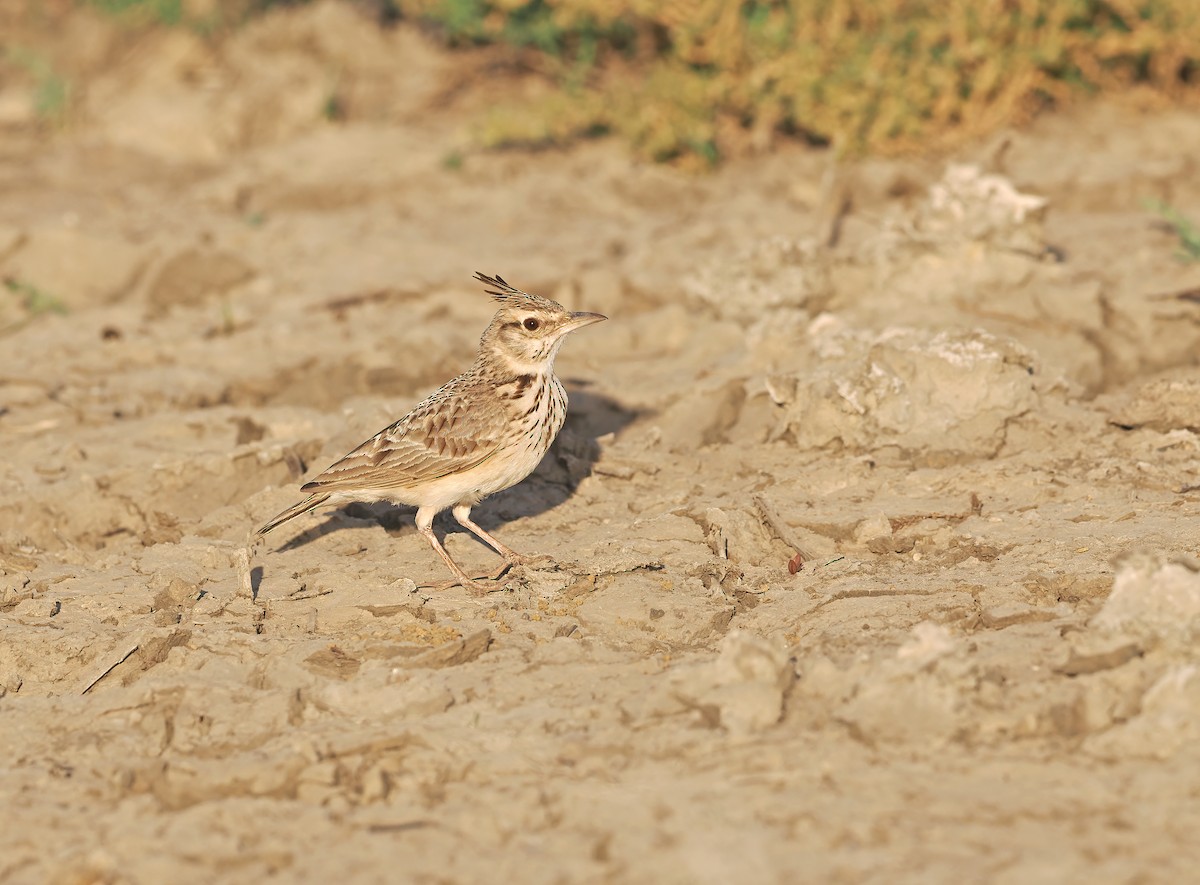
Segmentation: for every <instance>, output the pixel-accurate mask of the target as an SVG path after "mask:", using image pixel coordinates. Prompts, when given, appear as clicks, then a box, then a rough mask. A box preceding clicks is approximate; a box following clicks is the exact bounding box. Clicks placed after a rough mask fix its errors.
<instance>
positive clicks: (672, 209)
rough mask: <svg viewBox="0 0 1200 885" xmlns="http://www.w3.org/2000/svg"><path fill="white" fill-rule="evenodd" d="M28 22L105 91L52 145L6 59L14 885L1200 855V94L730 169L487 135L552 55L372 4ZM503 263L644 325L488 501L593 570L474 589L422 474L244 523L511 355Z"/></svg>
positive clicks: (625, 328) (490, 521) (1120, 860)
mask: <svg viewBox="0 0 1200 885" xmlns="http://www.w3.org/2000/svg"><path fill="white" fill-rule="evenodd" d="M39 34H41V36H40V37H39ZM29 39H30V40H33V41H36V40H39V39H40V40H42V43H41V44H39V45H41V46H42V47H43V49H44V51H45V52H47V53H50V54H51V55H52V56H54V54H55V53H58V55H57V56H54V57H56V58H58V59H59V60H60V61H59V63H60V64H68V62H64V61H62V59H64V58H67V59H70V60H72V61H71V62H70V63H73V64H76V65H77V66H80V68H81V70H82V69H85V68H86V69H87V70H88V71H90V74H89V76H88V78H87V80H86V83H87V87H86V90H84V89H77V90H76V92H75V93H73V97H72V101H73V103H74V104H73V107H72V112H71V115H70V118H69V121H68V122H67V123H65V124H62V125H60V126H58V127H57V128H54V127H51V128H49V129H48V128H47V127H46V126H45V125H44V124H39V123H38V122H37V120H36V119H35V118H34V111H36V108H34V107H33V105H32V104H31V103H30V101H29V100H28V99H27V95H28V91H29V85H28V83H26V82H25V81H23V80H21V79H20V78H19V77H15V76H10V77H9V78H8V79H7V80H3V81H0V87H3V88H0V111H2V113H0V118H2V119H3V122H2V123H0V125H3V127H4V128H3V130H2V132H3V136H2V137H0V192H2V193H3V199H0V273H2V274H3V276H4V277H5V279H6V280H7V281H8V283H7V286H6V288H5V289H3V290H0V297H2V298H3V299H4V301H3V302H0V306H2V309H3V313H0V328H2V331H0V349H2V357H0V445H2V449H3V458H2V460H0V490H2V494H0V748H3V754H4V762H3V765H2V766H0V807H3V809H4V823H3V826H0V880H2V881H5V882H58V883H85V882H106V883H126V882H129V883H150V882H167V881H170V882H177V883H180V882H182V883H186V882H196V883H200V882H213V881H222V882H247V883H249V882H261V881H264V880H278V881H311V882H318V881H330V880H340V881H354V882H382V881H401V880H403V881H418V882H468V881H526V882H579V881H619V882H646V883H649V882H655V883H670V882H714V883H715V882H734V881H742V882H799V881H821V882H830V881H845V882H851V881H853V882H862V881H867V882H894V881H922V882H961V881H964V880H972V881H989V882H1012V883H1017V882H1020V883H1029V882H1081V881H1088V882H1168V881H1181V880H1183V879H1185V878H1187V877H1188V876H1194V874H1195V873H1194V871H1195V868H1196V867H1195V865H1196V863H1197V861H1198V860H1200V849H1197V847H1196V839H1195V833H1196V832H1197V829H1198V828H1200V810H1198V809H1200V803H1198V801H1197V800H1198V798H1200V675H1198V671H1197V668H1196V664H1197V659H1198V656H1197V653H1196V651H1195V650H1194V642H1193V640H1194V639H1195V633H1196V632H1200V631H1197V629H1196V628H1197V625H1200V574H1198V573H1197V571H1196V568H1197V567H1196V565H1195V560H1193V559H1190V558H1189V556H1194V555H1195V554H1197V553H1200V437H1198V435H1197V433H1198V432H1200V359H1198V356H1197V355H1198V354H1200V295H1198V294H1197V293H1198V292H1200V264H1196V263H1190V264H1189V263H1187V262H1186V261H1183V260H1181V259H1180V258H1179V257H1177V255H1176V252H1177V251H1178V249H1179V239H1178V238H1177V237H1176V236H1175V235H1174V234H1173V233H1172V232H1171V231H1170V230H1169V229H1166V228H1165V227H1164V226H1163V225H1161V224H1159V223H1157V221H1156V218H1157V216H1156V215H1155V213H1154V212H1152V211H1150V210H1148V209H1147V202H1146V201H1148V200H1162V201H1165V202H1167V203H1169V204H1170V205H1172V206H1175V207H1177V208H1179V209H1180V210H1181V211H1184V212H1185V213H1186V212H1188V211H1190V212H1191V214H1192V216H1193V217H1197V216H1200V166H1198V163H1197V160H1196V157H1197V154H1196V151H1195V150H1192V149H1190V148H1188V147H1187V146H1194V145H1196V144H1200V114H1197V113H1196V112H1195V111H1186V110H1179V109H1170V108H1160V109H1158V110H1155V111H1152V112H1151V111H1145V110H1138V109H1135V108H1133V107H1132V106H1130V105H1128V104H1120V105H1114V104H1100V105H1091V106H1087V107H1081V108H1077V109H1073V110H1070V111H1066V112H1063V113H1061V114H1059V115H1058V116H1051V117H1046V118H1043V119H1042V120H1040V121H1039V122H1037V123H1036V124H1035V125H1033V126H1032V127H1031V128H1029V129H1028V130H1024V131H1019V132H1013V133H1008V134H1007V135H1005V136H1001V137H998V138H997V139H995V140H993V141H991V142H989V143H988V144H984V145H979V146H976V147H974V148H972V149H970V150H966V151H964V152H963V153H962V154H961V155H959V156H956V157H950V158H925V159H907V160H888V161H884V160H873V161H865V162H861V163H857V164H849V163H847V164H837V163H835V162H834V161H833V160H832V159H831V156H830V154H829V153H828V152H825V151H820V150H816V149H808V148H803V147H799V146H794V145H792V146H788V145H781V146H779V147H778V149H777V150H775V151H774V152H773V153H771V154H769V155H766V156H762V157H759V158H755V159H753V160H746V161H739V162H736V163H733V164H730V165H729V166H727V167H725V168H724V169H723V170H721V171H720V172H719V173H717V174H714V175H711V176H705V177H694V176H688V175H683V174H681V173H678V172H675V171H672V170H671V169H669V168H664V167H654V166H648V165H643V164H638V163H636V162H634V161H632V160H630V159H628V157H627V155H626V153H625V152H624V150H623V149H622V147H621V146H620V145H618V144H615V143H611V142H605V141H600V142H594V143H590V144H585V145H583V146H580V147H576V148H574V149H571V150H567V151H547V152H543V153H501V154H483V153H479V152H476V151H473V150H472V149H471V148H470V139H469V127H470V125H471V121H472V120H474V119H476V117H477V115H478V112H479V110H480V109H481V108H483V107H485V106H486V105H487V104H488V103H489V102H491V101H493V100H494V99H495V97H496V96H497V95H499V94H501V93H503V92H504V91H505V90H512V89H517V88H531V89H532V88H536V85H535V84H523V83H522V82H521V81H519V80H514V79H513V78H512V77H511V75H508V74H504V73H503V72H499V73H496V72H494V71H491V70H490V69H489V68H488V67H487V66H486V64H485V63H484V62H481V61H479V60H478V58H479V57H477V56H475V55H471V54H466V55H461V54H460V55H455V54H450V53H446V52H443V51H441V50H438V49H436V48H434V47H433V45H432V44H430V43H428V42H426V41H425V40H424V38H422V37H421V36H419V35H418V34H417V33H415V32H413V31H412V30H409V29H406V28H404V27H401V28H397V29H394V30H391V31H381V30H379V29H377V28H376V27H375V26H374V25H372V24H369V23H368V22H366V21H365V20H363V19H361V18H359V17H358V16H357V15H356V14H355V13H353V12H352V11H351V10H350V9H348V8H347V7H341V6H332V5H323V4H318V5H315V6H310V7H304V8H297V9H292V10H286V11H283V12H278V13H272V14H270V15H268V16H266V17H265V18H263V19H261V20H260V21H259V22H258V23H256V24H253V25H251V26H249V27H248V28H246V29H244V30H243V31H240V32H239V33H237V34H236V35H234V36H233V37H231V38H230V39H229V40H227V41H225V42H224V43H221V44H219V45H217V46H216V47H213V46H210V45H209V44H205V43H203V42H201V41H200V40H199V39H198V38H195V37H192V36H189V35H187V34H186V33H183V32H175V33H156V34H151V35H137V34H131V33H128V32H126V31H123V30H121V29H119V28H115V27H114V26H112V25H111V24H110V23H106V22H105V21H103V20H102V19H99V18H96V17H92V16H88V15H86V14H84V13H78V14H76V15H75V16H73V17H72V18H71V19H70V24H69V26H65V27H64V28H62V29H60V30H58V31H56V32H55V33H54V35H53V36H47V35H46V34H45V33H44V32H40V31H36V29H34V30H33V31H31V32H30V36H29ZM64 47H66V48H64ZM89 65H90V66H91V67H90V68H88V67H87V66H89ZM331 83H332V84H334V86H331ZM335 87H336V90H337V97H338V101H339V102H340V105H339V113H338V114H336V115H333V116H336V117H339V119H332V120H331V119H327V117H328V116H330V115H329V114H323V113H322V109H323V108H326V109H327V104H328V103H327V99H328V96H329V94H330V89H331V88H335ZM959 163H963V164H974V166H973V167H966V168H961V167H955V166H954V165H953V164H959ZM476 270H482V271H484V272H487V273H499V274H501V275H503V276H505V277H506V278H508V279H509V280H510V281H512V282H513V283H515V284H516V285H518V286H521V287H522V288H526V289H530V290H532V291H535V292H540V293H542V294H546V295H549V296H551V297H555V298H557V299H559V300H561V301H562V302H564V303H565V304H567V305H568V306H569V307H571V308H572V309H586V310H596V311H602V312H604V313H606V314H608V315H609V316H610V317H611V319H610V321H609V322H607V323H604V324H601V325H599V326H596V327H591V328H588V329H586V330H583V331H581V332H580V333H578V334H577V335H574V336H573V337H572V338H571V339H570V340H568V342H567V344H566V346H565V347H564V349H563V351H562V353H561V355H560V358H559V362H558V371H559V374H560V376H561V377H562V378H563V379H564V381H565V383H566V385H567V387H568V389H569V392H570V396H571V414H570V418H569V420H568V424H567V426H566V429H565V430H564V431H563V433H562V436H561V437H560V440H559V442H558V443H557V444H556V446H555V448H554V449H553V450H552V452H551V454H550V455H549V456H548V457H547V458H546V460H545V462H544V463H543V464H542V466H541V467H540V468H539V470H538V471H537V473H536V474H535V475H534V476H533V477H531V478H530V479H529V480H527V481H526V482H524V483H523V484H521V485H520V486H518V487H516V488H514V489H512V490H510V491H508V492H505V493H502V494H499V495H497V496H495V497H494V498H492V499H489V500H488V501H487V502H485V503H484V504H483V505H481V506H480V507H479V508H478V509H477V511H476V512H477V514H478V517H477V518H478V519H479V520H480V522H481V523H482V524H483V525H484V526H485V528H488V529H489V530H494V531H495V532H496V533H497V534H498V535H499V536H500V537H501V538H502V539H503V540H504V541H506V542H507V543H509V544H511V545H512V546H513V547H515V548H517V549H518V550H522V551H527V552H539V553H545V554H548V555H550V556H551V557H553V558H554V560H555V561H556V562H557V563H558V564H559V565H558V567H557V568H550V567H547V568H541V569H526V570H518V571H515V572H512V573H509V574H508V575H507V576H505V578H503V579H502V580H501V581H499V582H497V583H496V585H495V591H494V592H493V593H491V594H489V595H488V596H486V597H485V598H476V597H473V596H471V595H470V594H468V593H466V592H465V591H463V590H461V589H459V588H454V589H449V590H443V591H434V590H430V589H429V588H428V585H429V584H430V583H431V582H434V581H440V580H441V579H443V578H444V577H445V575H444V570H443V568H442V566H441V564H440V562H439V561H438V560H437V559H436V558H435V556H434V554H433V553H432V551H431V550H430V549H429V547H428V546H427V545H426V544H425V542H424V540H423V539H422V538H421V537H420V536H419V535H418V534H417V533H416V531H415V529H414V528H413V526H412V511H411V510H405V509H399V510H395V509H389V508H387V507H384V506H380V505H372V506H369V507H368V506H350V507H347V508H345V509H343V510H337V509H334V510H331V511H326V512H321V513H319V514H317V515H314V516H312V517H310V518H308V519H306V520H298V521H296V522H294V523H291V524H289V525H288V526H286V527H284V528H283V529H281V530H280V531H279V532H277V533H275V534H273V535H272V536H270V538H269V540H268V543H266V544H265V545H257V546H254V547H251V548H247V546H246V542H247V537H248V533H249V532H250V531H251V530H252V529H253V527H255V526H256V525H258V524H259V523H261V522H262V521H263V520H265V519H266V518H268V517H270V516H271V515H273V514H274V513H275V512H277V511H279V510H280V509H282V508H283V507H285V506H287V505H289V504H291V503H293V502H294V501H295V500H297V499H298V494H299V493H298V485H299V484H300V482H301V481H302V480H303V478H304V477H306V476H311V475H313V474H314V473H315V472H317V471H320V470H322V469H323V468H324V467H325V466H327V465H328V464H329V463H330V462H332V461H333V460H334V459H335V458H337V457H338V456H340V455H341V454H343V453H344V452H346V451H348V450H349V449H350V448H351V447H353V446H354V445H356V444H357V443H359V442H360V441H361V440H363V439H365V438H366V437H368V436H370V435H371V434H372V433H374V432H375V431H376V430H378V429H379V428H381V427H383V426H384V425H385V424H387V423H390V422H391V421H392V420H394V419H395V418H396V417H399V416H400V415H402V414H403V413H404V412H405V410H406V409H407V408H409V407H410V406H411V405H413V404H414V403H415V402H417V401H418V400H419V399H420V398H422V397H423V396H425V395H426V394H427V393H428V392H429V391H431V390H432V389H433V388H434V387H436V386H437V385H438V384H440V383H441V382H442V381H444V380H446V379H448V378H449V377H451V376H452V375H454V374H456V373H457V372H458V371H461V370H462V369H463V368H465V367H466V366H467V365H468V364H469V363H470V361H471V360H472V359H473V356H474V352H475V345H476V343H477V340H478V335H479V333H480V331H481V330H482V329H483V327H484V326H485V325H486V323H487V321H488V319H489V317H490V315H491V311H492V306H491V304H490V302H489V301H488V299H487V298H486V296H484V295H483V293H482V292H481V290H480V287H479V286H478V284H475V283H474V282H473V281H472V280H471V274H472V273H473V272H474V271H476ZM437 527H438V531H439V532H445V538H446V544H447V546H448V548H449V549H450V550H451V551H452V553H453V554H454V555H455V556H456V557H458V558H459V560H460V561H461V562H463V563H464V564H465V565H467V566H468V567H469V568H470V569H472V570H475V569H479V570H483V569H486V568H491V567H492V566H493V565H495V563H496V558H495V557H494V556H493V555H492V554H491V553H490V552H489V551H488V550H487V549H486V548H484V547H483V546H482V545H481V544H479V543H477V542H476V541H474V540H473V539H472V538H470V537H469V536H467V535H465V534H464V533H462V532H461V531H459V530H458V527H457V526H456V525H454V524H453V523H452V522H451V521H450V520H446V521H445V522H442V521H439V523H438V524H437ZM798 550H803V552H804V554H805V561H804V563H803V567H802V568H801V569H800V570H799V572H798V573H797V574H794V575H793V574H790V573H789V568H788V562H789V560H790V559H791V558H792V557H793V556H794V555H795V554H796V552H797V551H798Z"/></svg>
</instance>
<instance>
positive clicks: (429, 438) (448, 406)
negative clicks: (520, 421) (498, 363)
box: [301, 379, 503, 492]
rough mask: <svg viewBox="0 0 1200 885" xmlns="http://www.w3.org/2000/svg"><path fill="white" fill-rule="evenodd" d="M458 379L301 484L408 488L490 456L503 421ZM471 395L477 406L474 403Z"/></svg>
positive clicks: (339, 488)
mask: <svg viewBox="0 0 1200 885" xmlns="http://www.w3.org/2000/svg"><path fill="white" fill-rule="evenodd" d="M458 380H459V379H456V382H457V381H458ZM456 382H451V383H450V384H448V385H446V386H445V387H443V388H442V389H441V390H439V391H438V392H437V393H435V394H433V395H432V396H431V397H429V399H427V400H425V401H424V402H422V403H421V404H420V405H418V406H417V407H416V408H414V409H413V410H412V411H411V412H409V413H408V414H407V415H405V416H404V417H403V418H401V419H400V420H399V421H397V422H396V423H395V424H392V425H391V426H390V427H386V428H384V429H383V430H381V431H380V432H379V433H377V434H375V436H373V437H371V438H370V439H369V440H367V441H366V442H365V443H363V444H362V445H361V446H359V447H358V448H356V449H355V450H354V451H352V452H351V453H350V454H348V455H346V456H345V457H344V458H342V459H341V460H340V461H338V462H337V463H336V464H334V465H333V466H331V467H330V468H329V469H328V470H326V471H325V472H324V473H322V474H321V475H320V476H318V477H316V478H315V479H313V480H312V481H311V482H307V483H305V484H304V485H303V486H302V487H301V488H302V490H303V491H306V492H307V491H353V490H356V489H402V488H409V487H411V486H414V485H418V484H420V483H423V482H428V481H430V480H434V479H437V478H439V477H443V476H448V475H450V474H453V473H460V472H462V471H464V470H470V469H471V468H473V467H478V466H479V465H480V464H482V463H483V462H485V461H487V460H488V459H489V458H491V457H492V456H493V455H494V454H495V453H496V452H497V451H498V450H499V448H500V441H501V431H502V430H503V424H502V423H501V422H500V421H498V420H497V418H498V417H499V416H498V415H497V414H496V413H495V412H494V411H492V410H490V409H481V408H478V404H479V403H480V398H479V397H464V396H463V395H462V394H463V393H465V392H466V391H464V390H463V389H462V385H460V384H457V383H456ZM472 400H473V401H474V403H475V404H476V407H475V408H472V407H471V406H470V405H469V403H470V401H472ZM483 402H486V400H483Z"/></svg>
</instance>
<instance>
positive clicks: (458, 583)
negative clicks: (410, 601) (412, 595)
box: [428, 565, 507, 596]
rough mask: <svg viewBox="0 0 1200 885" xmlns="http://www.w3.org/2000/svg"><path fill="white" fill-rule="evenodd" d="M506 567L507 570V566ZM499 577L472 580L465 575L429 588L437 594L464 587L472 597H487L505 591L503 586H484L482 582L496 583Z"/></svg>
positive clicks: (491, 575) (495, 575)
mask: <svg viewBox="0 0 1200 885" xmlns="http://www.w3.org/2000/svg"><path fill="white" fill-rule="evenodd" d="M505 567H506V568H507V565H506V566H505ZM499 576H500V575H499V573H497V574H489V575H480V576H479V577H478V578H470V577H467V576H466V575H463V576H462V577H455V578H451V579H450V580H448V581H438V582H437V583H436V584H430V585H428V586H429V589H430V590H432V591H433V592H435V593H441V592H442V591H444V590H449V589H450V588H451V587H462V588H463V589H464V590H466V591H467V592H468V593H470V594H471V595H472V596H487V595H488V594H489V593H495V592H496V591H497V590H501V589H503V585H498V584H484V583H481V582H483V581H494V580H496V578H498V577H499Z"/></svg>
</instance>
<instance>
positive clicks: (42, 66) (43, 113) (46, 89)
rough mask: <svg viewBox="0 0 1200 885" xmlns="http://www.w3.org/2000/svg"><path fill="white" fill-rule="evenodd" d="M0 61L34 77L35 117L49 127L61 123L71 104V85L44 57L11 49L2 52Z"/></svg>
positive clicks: (19, 49)
mask: <svg viewBox="0 0 1200 885" xmlns="http://www.w3.org/2000/svg"><path fill="white" fill-rule="evenodd" d="M3 60H4V61H6V62H8V63H9V64H11V65H13V66H14V67H17V68H20V69H21V70H23V71H25V73H27V74H28V75H29V76H31V77H32V78H33V109H34V113H36V114H37V118H38V119H39V120H41V121H42V122H43V123H48V124H51V125H56V124H58V123H61V122H62V121H63V120H64V119H65V118H66V115H67V109H68V107H69V105H70V102H71V85H70V83H68V82H67V80H66V78H64V77H63V76H61V75H60V74H59V73H58V72H56V71H55V70H54V66H53V65H52V64H50V61H49V60H48V59H46V58H45V57H44V56H42V55H40V54H39V53H36V52H32V51H29V50H27V49H22V48H20V47H15V46H10V47H9V48H8V49H6V50H5V51H4V55H3Z"/></svg>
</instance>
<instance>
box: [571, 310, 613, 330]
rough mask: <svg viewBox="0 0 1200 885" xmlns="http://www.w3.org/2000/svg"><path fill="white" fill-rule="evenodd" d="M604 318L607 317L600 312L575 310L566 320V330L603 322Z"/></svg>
mask: <svg viewBox="0 0 1200 885" xmlns="http://www.w3.org/2000/svg"><path fill="white" fill-rule="evenodd" d="M606 319H608V317H606V316H605V315H604V314H602V313H588V312H587V311H583V310H577V311H575V313H573V314H571V319H570V320H568V321H567V331H568V332H574V331H575V330H576V329H582V328H583V327H584V326H590V325H591V324H592V323H599V322H603V321H604V320H606Z"/></svg>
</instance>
